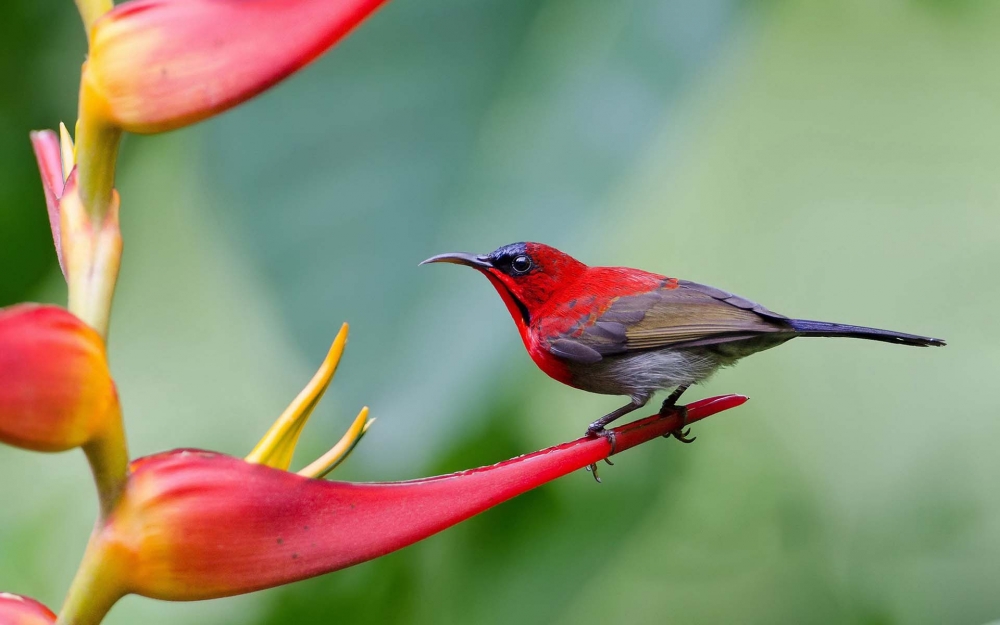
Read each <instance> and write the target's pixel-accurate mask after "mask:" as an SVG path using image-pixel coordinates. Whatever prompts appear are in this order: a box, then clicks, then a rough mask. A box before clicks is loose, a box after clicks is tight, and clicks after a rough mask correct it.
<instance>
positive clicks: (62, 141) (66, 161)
mask: <svg viewBox="0 0 1000 625" xmlns="http://www.w3.org/2000/svg"><path fill="white" fill-rule="evenodd" d="M59 153H60V156H61V158H62V171H63V182H66V180H67V179H69V173H70V172H71V171H73V168H74V167H76V146H75V145H73V137H71V136H70V134H69V130H67V129H66V124H64V123H62V122H59Z"/></svg>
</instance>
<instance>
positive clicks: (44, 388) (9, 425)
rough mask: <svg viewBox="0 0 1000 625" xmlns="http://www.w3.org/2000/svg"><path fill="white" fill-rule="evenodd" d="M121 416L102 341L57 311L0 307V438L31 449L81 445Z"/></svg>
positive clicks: (52, 308)
mask: <svg viewBox="0 0 1000 625" xmlns="http://www.w3.org/2000/svg"><path fill="white" fill-rule="evenodd" d="M118 419H120V414H119V406H118V394H117V392H116V391H115V385H114V382H112V380H111V374H110V372H109V370H108V364H107V358H106V355H105V349H104V342H103V341H102V340H101V337H100V336H99V335H98V334H97V332H95V331H94V330H93V329H91V328H90V327H89V326H88V325H87V324H85V323H83V322H82V321H80V319H78V318H77V317H76V316H74V315H73V314H71V313H70V312H68V311H67V310H65V309H62V308H59V307H57V306H45V305H38V304H20V305H17V306H12V307H10V308H4V309H0V441H3V442H5V443H8V444H10V445H15V446H18V447H24V448H26V449H33V450H36V451H63V450H66V449H72V448H74V447H79V446H82V445H85V444H86V443H88V442H90V441H91V440H94V438H95V437H96V436H98V435H99V434H101V433H102V432H103V431H104V428H106V426H107V425H108V423H109V421H111V420H114V421H115V422H117V420H118Z"/></svg>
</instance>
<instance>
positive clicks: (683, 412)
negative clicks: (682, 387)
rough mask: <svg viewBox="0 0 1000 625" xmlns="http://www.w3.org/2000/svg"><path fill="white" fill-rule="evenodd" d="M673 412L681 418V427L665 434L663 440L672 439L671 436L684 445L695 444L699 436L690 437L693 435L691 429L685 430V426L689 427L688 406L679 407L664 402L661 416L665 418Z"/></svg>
mask: <svg viewBox="0 0 1000 625" xmlns="http://www.w3.org/2000/svg"><path fill="white" fill-rule="evenodd" d="M668 400H669V398H668ZM672 412H673V413H677V415H678V416H679V417H680V418H681V425H680V427H678V428H677V429H676V430H673V431H671V432H667V433H666V434H664V435H663V438H670V437H671V436H673V437H674V438H676V439H677V440H679V441H680V442H682V443H693V442H695V440H697V438H698V437H697V436H690V437H689V435H690V434H691V428H687V429H684V428H685V426H687V414H688V411H687V406H677V405H675V404H673V403H670V404H668V403H667V402H663V406H661V407H660V416H663V417H665V416H668V415H669V414H670V413H672Z"/></svg>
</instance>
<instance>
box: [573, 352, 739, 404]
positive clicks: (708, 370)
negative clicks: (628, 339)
mask: <svg viewBox="0 0 1000 625" xmlns="http://www.w3.org/2000/svg"><path fill="white" fill-rule="evenodd" d="M724 364H729V363H728V362H727V359H726V358H725V357H721V356H720V355H718V354H715V353H713V352H711V351H708V350H691V349H673V350H672V349H658V350H649V351H642V352H634V353H630V354H620V355H617V356H606V357H605V358H604V359H603V360H601V361H600V362H597V363H594V364H588V365H582V364H571V365H570V366H569V370H570V372H571V374H572V381H571V385H572V386H575V387H576V388H579V389H583V390H585V391H590V392H592V393H602V394H605V395H629V396H631V397H634V398H640V397H641V398H646V399H648V398H649V397H650V396H652V394H653V393H655V392H656V391H658V390H661V389H667V388H674V387H676V386H680V385H682V384H694V383H696V382H700V381H702V380H704V379H706V378H708V377H709V376H711V375H712V374H713V373H714V372H715V370H716V369H718V368H719V367H720V366H722V365H724Z"/></svg>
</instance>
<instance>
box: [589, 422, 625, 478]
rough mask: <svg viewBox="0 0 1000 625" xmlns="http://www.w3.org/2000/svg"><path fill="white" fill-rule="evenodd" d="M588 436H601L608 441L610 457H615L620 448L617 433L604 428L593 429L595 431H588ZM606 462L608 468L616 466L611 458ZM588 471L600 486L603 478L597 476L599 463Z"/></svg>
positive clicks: (605, 460) (592, 465) (594, 464)
mask: <svg viewBox="0 0 1000 625" xmlns="http://www.w3.org/2000/svg"><path fill="white" fill-rule="evenodd" d="M587 436H591V437H597V436H601V437H604V438H606V439H608V443H609V444H610V445H611V453H609V454H608V456H612V455H614V453H615V448H616V447H617V446H618V441H617V439H616V438H615V433H614V431H613V430H606V429H604V428H600V429H593V430H591V429H588V430H587ZM604 462H607V463H608V466H612V467H613V466H615V463H614V462H611V458H610V457H608V458H605V459H604ZM587 470H588V471H590V472H591V473H592V474H593V475H594V479H595V480H596V481H597V483H598V484H600V483H601V478H600V477H599V476H598V475H597V463H596V462H595V463H593V464H591V465H590V466H588V467H587Z"/></svg>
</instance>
